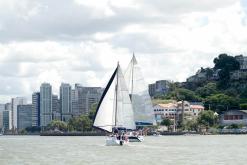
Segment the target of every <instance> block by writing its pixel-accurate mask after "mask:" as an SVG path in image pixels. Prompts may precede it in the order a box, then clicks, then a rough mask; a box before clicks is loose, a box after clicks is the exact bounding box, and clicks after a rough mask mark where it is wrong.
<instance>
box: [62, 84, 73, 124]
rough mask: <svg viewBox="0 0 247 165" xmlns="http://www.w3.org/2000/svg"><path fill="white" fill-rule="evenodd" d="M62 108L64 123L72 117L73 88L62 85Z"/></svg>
mask: <svg viewBox="0 0 247 165" xmlns="http://www.w3.org/2000/svg"><path fill="white" fill-rule="evenodd" d="M60 108H61V115H62V121H68V120H69V119H70V118H71V117H72V102H71V86H70V85H69V84H65V83H62V84H61V86H60Z"/></svg>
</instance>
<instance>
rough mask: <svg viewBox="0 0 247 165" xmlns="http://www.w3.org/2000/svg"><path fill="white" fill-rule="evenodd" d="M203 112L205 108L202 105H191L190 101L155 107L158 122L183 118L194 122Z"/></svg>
mask: <svg viewBox="0 0 247 165" xmlns="http://www.w3.org/2000/svg"><path fill="white" fill-rule="evenodd" d="M182 104H183V105H182ZM183 110H184V112H183ZM202 111H204V106H203V105H202V104H201V103H189V102H188V101H183V102H182V101H179V102H176V101H174V102H172V103H167V104H157V105H155V106H154V114H155V118H156V121H157V122H161V121H162V120H163V119H165V118H168V119H172V120H173V119H174V118H176V120H181V117H182V116H183V117H184V119H185V118H186V119H188V120H192V119H194V118H197V117H198V115H199V113H200V112H202Z"/></svg>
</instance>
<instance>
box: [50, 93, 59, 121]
mask: <svg viewBox="0 0 247 165" xmlns="http://www.w3.org/2000/svg"><path fill="white" fill-rule="evenodd" d="M52 120H61V112H60V101H59V99H58V96H57V95H52Z"/></svg>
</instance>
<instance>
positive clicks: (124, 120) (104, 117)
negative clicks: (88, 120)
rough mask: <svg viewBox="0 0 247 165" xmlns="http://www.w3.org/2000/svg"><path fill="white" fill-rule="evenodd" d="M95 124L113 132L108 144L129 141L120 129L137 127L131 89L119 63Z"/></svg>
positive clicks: (105, 91) (106, 90) (104, 94)
mask: <svg viewBox="0 0 247 165" xmlns="http://www.w3.org/2000/svg"><path fill="white" fill-rule="evenodd" d="M93 126H94V127H95V128H97V129H101V130H104V131H107V132H109V133H111V136H108V137H107V138H106V145H108V146H115V145H123V144H125V143H127V142H128V139H127V138H126V137H125V138H123V137H124V136H122V137H120V135H121V134H122V133H123V132H121V131H120V129H125V130H134V129H136V125H135V121H134V112H133V108H132V103H131V101H130V97H129V91H128V88H127V86H126V83H125V79H124V75H123V73H122V70H121V68H120V65H119V64H118V65H117V68H116V69H115V71H114V73H113V74H112V76H111V78H110V80H109V82H108V84H107V86H106V88H105V90H104V92H103V94H102V97H101V99H100V102H99V104H98V107H97V109H96V116H95V119H94V123H93Z"/></svg>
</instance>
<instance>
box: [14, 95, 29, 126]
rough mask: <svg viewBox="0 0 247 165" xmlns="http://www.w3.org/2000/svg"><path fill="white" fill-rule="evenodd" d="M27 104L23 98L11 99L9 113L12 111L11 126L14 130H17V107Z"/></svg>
mask: <svg viewBox="0 0 247 165" xmlns="http://www.w3.org/2000/svg"><path fill="white" fill-rule="evenodd" d="M24 104H27V99H26V98H24V97H16V98H12V99H11V111H12V113H11V114H12V126H13V129H14V130H15V129H16V128H17V120H18V119H17V106H18V105H24Z"/></svg>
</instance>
